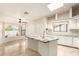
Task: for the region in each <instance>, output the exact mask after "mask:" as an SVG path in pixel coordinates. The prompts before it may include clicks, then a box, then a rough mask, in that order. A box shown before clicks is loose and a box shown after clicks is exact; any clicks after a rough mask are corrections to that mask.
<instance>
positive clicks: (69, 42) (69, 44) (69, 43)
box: [64, 37, 72, 46]
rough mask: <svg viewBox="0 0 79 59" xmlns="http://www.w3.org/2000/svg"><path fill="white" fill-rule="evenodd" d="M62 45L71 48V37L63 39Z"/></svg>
mask: <svg viewBox="0 0 79 59" xmlns="http://www.w3.org/2000/svg"><path fill="white" fill-rule="evenodd" d="M64 39H65V40H64V44H65V45H68V46H72V37H65V38H64Z"/></svg>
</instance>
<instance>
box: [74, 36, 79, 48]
mask: <svg viewBox="0 0 79 59" xmlns="http://www.w3.org/2000/svg"><path fill="white" fill-rule="evenodd" d="M73 47H78V48H79V37H75V38H73Z"/></svg>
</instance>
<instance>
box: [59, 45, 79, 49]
mask: <svg viewBox="0 0 79 59" xmlns="http://www.w3.org/2000/svg"><path fill="white" fill-rule="evenodd" d="M58 45H61V46H65V47H69V48H75V49H79V48H78V47H73V46H68V45H63V44H58Z"/></svg>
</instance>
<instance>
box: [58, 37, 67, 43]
mask: <svg viewBox="0 0 79 59" xmlns="http://www.w3.org/2000/svg"><path fill="white" fill-rule="evenodd" d="M58 39H59V40H58V44H64V40H65V39H64V37H63V36H59V37H58Z"/></svg>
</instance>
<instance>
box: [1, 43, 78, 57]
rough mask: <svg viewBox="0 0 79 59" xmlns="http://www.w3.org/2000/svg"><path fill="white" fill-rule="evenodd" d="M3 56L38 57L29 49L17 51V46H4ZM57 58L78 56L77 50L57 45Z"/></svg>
mask: <svg viewBox="0 0 79 59" xmlns="http://www.w3.org/2000/svg"><path fill="white" fill-rule="evenodd" d="M5 50H6V51H5V56H40V54H39V53H38V52H36V51H34V50H31V49H28V48H26V49H23V50H22V51H21V52H20V51H19V48H18V44H15V45H12V46H6V49H5ZM57 52H58V53H57V54H58V56H79V49H75V48H70V47H65V46H61V45H58V47H57ZM0 55H2V49H1V47H0Z"/></svg>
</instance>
